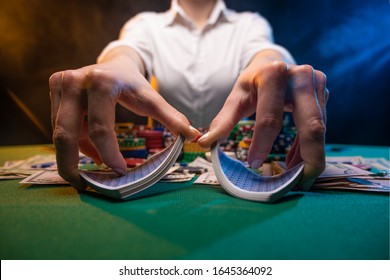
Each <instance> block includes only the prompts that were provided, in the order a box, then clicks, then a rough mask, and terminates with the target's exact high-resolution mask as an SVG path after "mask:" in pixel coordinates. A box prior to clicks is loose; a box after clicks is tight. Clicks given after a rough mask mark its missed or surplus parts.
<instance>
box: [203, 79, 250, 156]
mask: <svg viewBox="0 0 390 280" xmlns="http://www.w3.org/2000/svg"><path fill="white" fill-rule="evenodd" d="M247 95H248V93H246V92H244V91H243V89H242V88H241V87H239V86H237V85H235V86H234V88H233V90H232V92H231V93H230V95H229V97H228V98H227V100H226V102H225V104H224V105H223V107H222V109H221V110H220V111H219V113H218V114H217V116H216V117H215V118H214V119H213V121H212V122H211V124H210V128H209V131H208V132H207V133H206V134H204V135H203V136H202V137H200V138H199V140H198V144H199V146H201V147H202V148H204V149H207V148H210V147H211V146H212V145H213V144H214V143H216V142H217V141H219V140H222V141H223V140H224V139H226V138H227V137H228V136H229V134H230V132H231V131H232V130H233V128H234V126H235V125H236V124H237V123H238V122H239V121H240V120H241V119H242V118H243V117H246V116H248V112H249V111H252V112H253V111H254V109H252V110H250V108H249V103H250V102H247V100H246V96H247ZM253 103H254V102H253ZM253 108H254V106H253Z"/></svg>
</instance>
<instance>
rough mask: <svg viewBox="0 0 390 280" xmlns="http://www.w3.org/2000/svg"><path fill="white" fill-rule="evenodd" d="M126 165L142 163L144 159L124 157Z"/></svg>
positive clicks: (134, 165) (131, 165) (133, 165)
mask: <svg viewBox="0 0 390 280" xmlns="http://www.w3.org/2000/svg"><path fill="white" fill-rule="evenodd" d="M125 161H126V165H127V167H130V168H131V167H136V166H138V165H141V164H143V163H144V162H145V161H146V160H145V159H143V158H125Z"/></svg>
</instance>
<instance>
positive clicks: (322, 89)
mask: <svg viewBox="0 0 390 280" xmlns="http://www.w3.org/2000/svg"><path fill="white" fill-rule="evenodd" d="M314 84H315V89H316V93H317V98H318V103H319V105H320V108H321V113H322V118H323V120H324V121H325V123H326V102H327V95H329V91H328V90H327V88H326V76H325V74H324V73H322V72H321V71H318V70H314Z"/></svg>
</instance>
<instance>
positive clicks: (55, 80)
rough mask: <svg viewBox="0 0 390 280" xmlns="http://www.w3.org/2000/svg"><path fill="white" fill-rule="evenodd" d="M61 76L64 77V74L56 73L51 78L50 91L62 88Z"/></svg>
mask: <svg viewBox="0 0 390 280" xmlns="http://www.w3.org/2000/svg"><path fill="white" fill-rule="evenodd" d="M61 76H62V72H56V73H54V74H52V75H51V76H50V78H49V88H50V91H55V90H57V89H58V88H59V87H60V86H61V83H62V81H61V79H62V78H61Z"/></svg>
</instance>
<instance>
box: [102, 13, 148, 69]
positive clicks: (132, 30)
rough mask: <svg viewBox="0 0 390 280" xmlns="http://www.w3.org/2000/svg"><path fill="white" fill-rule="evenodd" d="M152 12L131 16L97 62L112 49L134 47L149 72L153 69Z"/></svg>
mask: <svg viewBox="0 0 390 280" xmlns="http://www.w3.org/2000/svg"><path fill="white" fill-rule="evenodd" d="M150 17H151V15H150V13H141V14H138V15H136V16H135V17H133V18H131V19H130V20H129V21H127V22H126V23H125V25H124V26H123V27H122V29H121V31H120V34H119V38H118V39H117V40H115V41H112V42H110V43H109V44H108V45H107V46H106V47H105V48H104V49H103V51H102V52H101V53H100V55H99V57H98V58H97V62H98V63H99V62H101V61H102V60H103V59H104V57H105V55H106V54H107V53H108V52H109V51H110V50H112V49H114V48H116V47H120V46H127V47H131V48H133V49H134V50H135V51H136V52H137V53H138V54H139V56H140V57H141V59H142V60H143V62H144V64H145V68H146V71H147V73H148V74H150V73H151V69H152V52H151V36H150V29H149V25H150V23H149V21H150Z"/></svg>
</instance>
